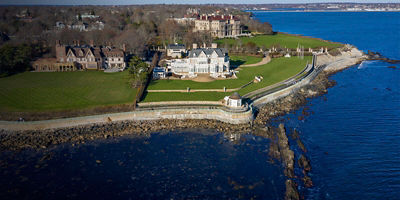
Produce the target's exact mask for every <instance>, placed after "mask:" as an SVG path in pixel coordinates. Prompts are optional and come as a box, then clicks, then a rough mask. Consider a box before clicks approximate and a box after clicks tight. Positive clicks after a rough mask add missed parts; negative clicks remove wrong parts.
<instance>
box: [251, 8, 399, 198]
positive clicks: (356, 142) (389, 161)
mask: <svg viewBox="0 0 400 200" xmlns="http://www.w3.org/2000/svg"><path fill="white" fill-rule="evenodd" d="M255 17H256V18H257V19H259V20H261V21H268V22H270V23H271V24H272V25H273V27H274V29H275V30H278V31H280V32H288V33H296V34H303V35H307V36H313V37H318V38H323V39H327V40H332V41H336V42H343V43H349V44H353V45H355V46H357V47H358V48H359V49H361V50H364V51H367V50H372V51H378V52H380V53H382V54H383V55H385V56H387V57H389V58H392V59H400V13H386V12H372V13H371V12H365V13H342V12H338V13H331V12H330V13H318V12H306V13H301V12H280V13H272V12H255ZM388 66H396V67H397V69H392V68H388ZM331 78H332V79H333V80H335V81H336V82H337V85H336V86H335V87H333V88H330V89H329V90H328V94H326V95H324V96H323V97H320V98H315V99H311V100H310V101H309V103H308V105H306V106H304V107H303V108H305V107H307V108H309V109H310V111H311V112H313V114H311V115H310V116H308V117H306V118H305V120H297V119H298V116H299V115H301V112H300V111H301V110H302V109H303V108H300V109H299V110H298V111H297V112H296V113H294V114H288V115H286V116H283V117H282V118H283V119H285V123H286V125H287V126H288V127H290V128H296V129H297V130H299V131H300V132H301V133H300V135H301V139H302V140H303V141H304V143H305V146H306V147H307V148H308V153H307V156H308V157H309V158H310V160H311V164H312V167H313V169H312V172H311V177H312V179H313V182H314V185H315V186H314V187H313V188H310V189H307V190H306V199H399V197H400V150H399V146H400V65H399V64H389V63H385V62H380V61H365V62H363V63H362V64H360V65H357V66H355V67H353V68H351V69H348V70H345V71H343V72H340V73H337V74H335V75H333V76H332V77H331Z"/></svg>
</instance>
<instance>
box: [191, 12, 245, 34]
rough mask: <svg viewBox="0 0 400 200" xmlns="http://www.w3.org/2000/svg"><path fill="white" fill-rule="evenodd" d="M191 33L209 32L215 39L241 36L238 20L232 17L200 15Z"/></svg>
mask: <svg viewBox="0 0 400 200" xmlns="http://www.w3.org/2000/svg"><path fill="white" fill-rule="evenodd" d="M193 31H194V32H197V31H209V32H210V33H211V35H212V36H213V37H217V38H224V37H238V36H240V35H242V29H241V27H240V20H239V19H238V18H237V17H235V16H233V15H201V16H199V17H198V18H197V19H196V20H195V21H194V29H193Z"/></svg>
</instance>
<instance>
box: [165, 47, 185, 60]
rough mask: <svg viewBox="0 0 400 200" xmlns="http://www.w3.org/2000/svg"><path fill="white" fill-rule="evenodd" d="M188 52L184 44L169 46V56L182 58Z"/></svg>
mask: <svg viewBox="0 0 400 200" xmlns="http://www.w3.org/2000/svg"><path fill="white" fill-rule="evenodd" d="M182 54H186V47H185V45H183V44H170V45H168V46H167V56H170V57H172V58H182Z"/></svg>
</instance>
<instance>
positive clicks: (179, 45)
mask: <svg viewBox="0 0 400 200" xmlns="http://www.w3.org/2000/svg"><path fill="white" fill-rule="evenodd" d="M167 48H168V49H185V45H184V44H169V45H168V47H167Z"/></svg>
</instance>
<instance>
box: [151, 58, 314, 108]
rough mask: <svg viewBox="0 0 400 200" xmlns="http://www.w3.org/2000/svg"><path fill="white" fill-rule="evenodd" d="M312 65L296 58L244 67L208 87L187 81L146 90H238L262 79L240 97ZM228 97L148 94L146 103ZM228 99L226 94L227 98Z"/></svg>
mask: <svg viewBox="0 0 400 200" xmlns="http://www.w3.org/2000/svg"><path fill="white" fill-rule="evenodd" d="M307 62H308V63H310V62H311V57H305V59H304V60H301V59H299V58H298V57H291V58H284V57H282V58H276V59H272V61H271V62H270V63H268V64H265V65H261V66H257V67H246V68H243V69H241V70H240V72H239V73H238V78H237V79H228V80H217V81H213V82H207V83H199V82H194V81H188V80H157V81H153V82H152V83H151V84H150V86H149V87H148V89H150V90H151V89H157V90H166V89H186V88H187V87H190V88H192V89H215V88H221V89H222V88H223V87H224V86H226V87H227V88H238V87H240V86H242V85H244V84H246V83H248V82H250V81H251V80H253V79H254V77H255V76H263V77H264V79H263V81H261V82H260V83H254V84H251V85H249V86H247V87H245V88H243V89H241V90H239V94H241V95H244V94H246V93H248V92H251V91H254V90H257V89H260V88H263V87H266V86H269V85H272V84H274V83H277V82H280V81H283V80H286V79H287V78H289V77H291V76H294V75H296V74H297V73H299V72H300V71H301V70H302V69H304V67H305V65H306V64H307ZM226 95H227V94H224V93H219V92H204V93H203V92H202V93H189V94H188V93H148V95H147V96H146V97H145V99H144V101H145V102H150V101H176V100H180V99H182V98H185V100H199V101H200V100H210V101H211V100H212V101H216V100H220V99H222V98H223V97H224V96H226ZM228 95H229V94H228Z"/></svg>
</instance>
